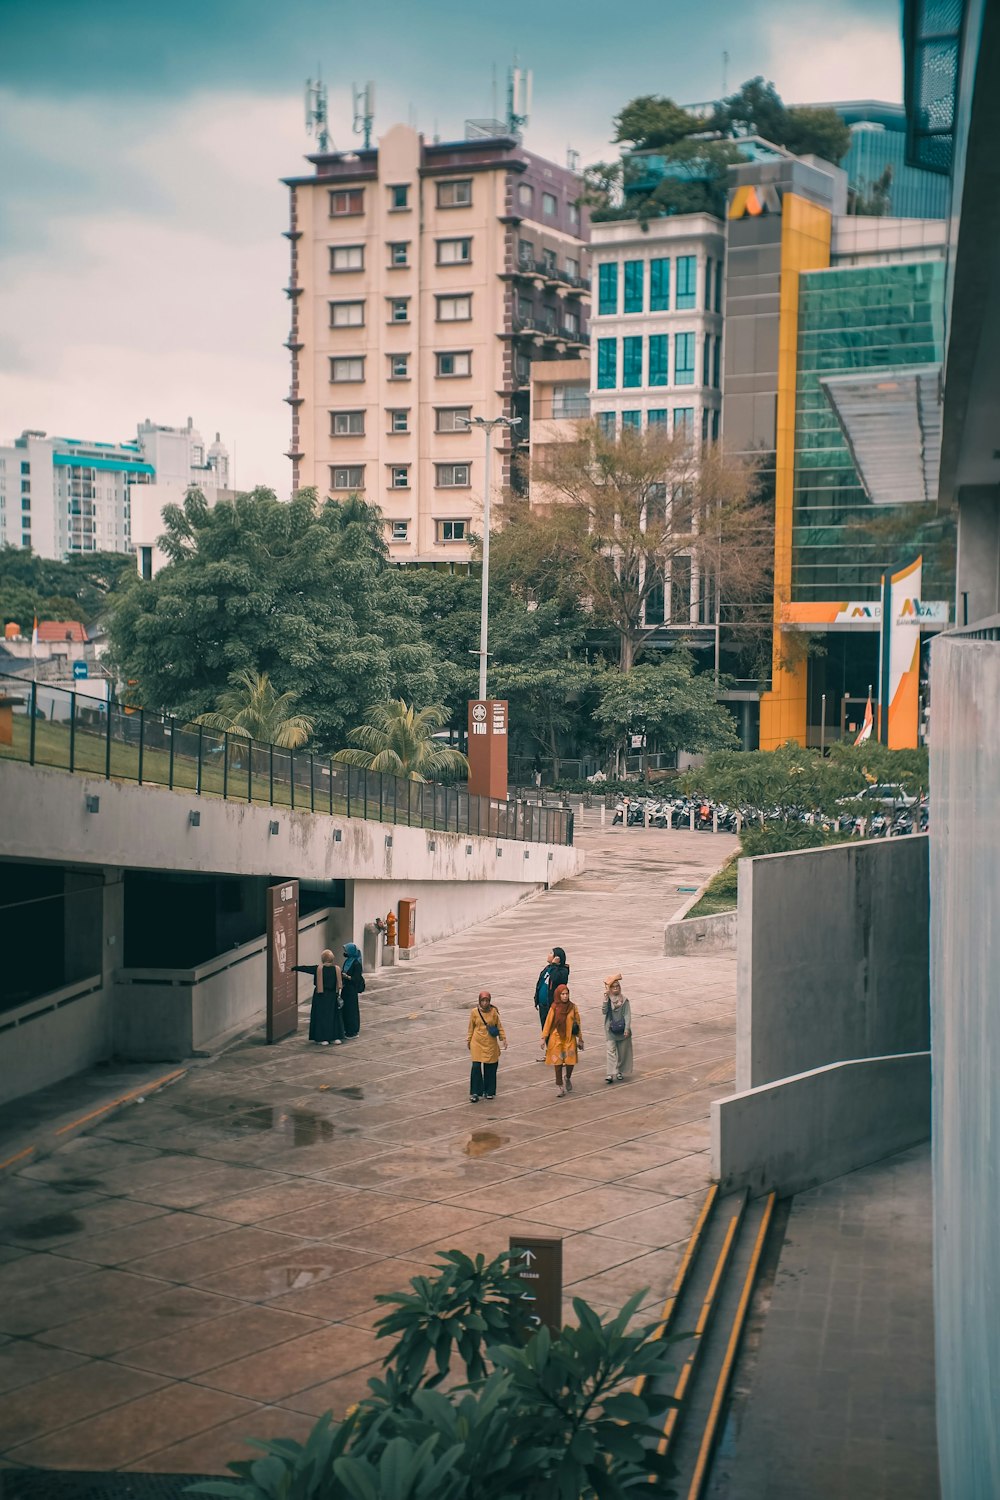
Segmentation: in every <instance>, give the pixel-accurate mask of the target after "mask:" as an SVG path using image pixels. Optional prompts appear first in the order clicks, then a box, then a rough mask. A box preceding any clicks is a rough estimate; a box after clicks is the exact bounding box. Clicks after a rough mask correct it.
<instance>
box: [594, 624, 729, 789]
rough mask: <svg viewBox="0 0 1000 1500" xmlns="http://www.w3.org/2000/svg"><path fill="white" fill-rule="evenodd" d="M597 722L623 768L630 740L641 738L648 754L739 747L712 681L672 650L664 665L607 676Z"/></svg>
mask: <svg viewBox="0 0 1000 1500" xmlns="http://www.w3.org/2000/svg"><path fill="white" fill-rule="evenodd" d="M599 691H600V697H599V699H598V703H597V707H596V708H595V710H594V718H595V719H596V720H597V722H598V723H599V724H600V725H601V726H602V728H603V729H604V732H605V734H606V736H607V738H608V740H609V741H610V743H611V745H612V746H613V749H614V754H615V760H616V764H617V766H618V767H619V768H620V769H622V770H623V769H624V758H625V755H626V754H627V750H628V742H629V737H630V736H631V735H634V734H636V735H642V736H643V737H644V738H645V740H646V742H647V749H650V748H652V747H653V745H655V746H656V748H658V749H659V750H661V751H672V750H689V751H695V752H700V751H706V750H719V749H724V748H726V747H728V746H733V747H734V748H735V747H736V746H737V745H738V744H739V736H738V735H737V733H736V727H735V724H734V723H733V717H732V715H731V714H730V713H729V711H728V710H727V709H726V708H725V707H724V706H723V704H721V703H719V702H718V701H717V698H716V687H715V683H714V682H713V680H712V678H711V677H708V676H699V675H698V674H697V673H696V672H695V663H694V657H693V656H692V655H691V654H690V652H688V651H672V652H670V654H669V655H668V656H667V658H666V659H665V661H663V663H662V664H658V665H654V664H653V663H641V664H640V665H639V666H637V667H633V668H632V670H631V672H617V671H609V672H605V673H604V675H603V678H602V679H601V683H600V689H599Z"/></svg>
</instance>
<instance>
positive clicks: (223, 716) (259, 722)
mask: <svg viewBox="0 0 1000 1500" xmlns="http://www.w3.org/2000/svg"><path fill="white" fill-rule="evenodd" d="M294 703H295V694H294V693H277V692H275V690H274V684H273V683H272V682H271V679H270V677H268V675H267V673H266V672H265V673H263V674H262V673H260V672H254V671H252V670H251V669H250V668H249V667H244V668H243V670H242V671H240V672H235V673H234V674H233V679H232V683H231V685H230V686H229V687H228V688H226V689H225V691H224V692H222V693H220V694H219V699H218V703H217V705H216V707H215V709H214V710H213V711H212V712H211V713H205V714H199V715H198V717H197V719H196V720H195V723H196V724H204V725H205V727H206V729H217V730H219V731H220V732H222V733H225V734H232V735H240V736H242V737H243V738H245V739H251V740H259V741H261V742H262V743H263V744H271V745H280V746H281V747H282V748H283V749H285V750H297V749H298V748H299V746H300V745H304V744H305V743H306V741H307V740H308V738H309V736H310V735H311V734H312V732H313V721H312V719H310V718H309V716H308V715H307V714H294V713H292V712H291V710H292V707H293V705H294Z"/></svg>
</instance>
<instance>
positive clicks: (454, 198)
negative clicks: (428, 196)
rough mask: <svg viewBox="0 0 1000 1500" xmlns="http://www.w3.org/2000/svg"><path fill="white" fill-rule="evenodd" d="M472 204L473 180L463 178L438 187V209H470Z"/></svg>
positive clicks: (439, 184) (442, 183)
mask: <svg viewBox="0 0 1000 1500" xmlns="http://www.w3.org/2000/svg"><path fill="white" fill-rule="evenodd" d="M471 202H472V178H471V177H462V178H459V179H457V180H455V181H451V182H439V183H438V185H437V206H438V208H468V207H469V205H470V203H471Z"/></svg>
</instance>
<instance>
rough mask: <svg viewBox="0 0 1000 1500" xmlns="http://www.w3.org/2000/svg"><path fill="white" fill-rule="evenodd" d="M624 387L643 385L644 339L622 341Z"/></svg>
mask: <svg viewBox="0 0 1000 1500" xmlns="http://www.w3.org/2000/svg"><path fill="white" fill-rule="evenodd" d="M622 385H623V386H625V387H631V386H637V385H642V339H641V338H634V339H622Z"/></svg>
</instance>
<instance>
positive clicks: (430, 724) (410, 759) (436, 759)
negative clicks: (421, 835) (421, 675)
mask: <svg viewBox="0 0 1000 1500" xmlns="http://www.w3.org/2000/svg"><path fill="white" fill-rule="evenodd" d="M447 722H448V710H447V709H446V708H443V707H441V705H440V704H435V705H433V706H432V707H430V708H414V707H413V705H412V704H409V703H406V702H404V700H403V699H402V698H394V699H392V700H391V701H390V702H389V703H373V704H372V706H371V708H370V709H369V710H368V722H367V723H366V724H358V725H357V726H356V727H355V728H354V729H352V730H350V732H349V733H348V736H347V738H348V739H349V740H353V741H354V746H353V747H352V748H348V749H346V750H338V751H337V753H336V755H335V756H334V760H340V761H343V762H344V763H345V764H346V765H349V766H362V767H363V768H364V769H365V770H366V771H387V772H389V773H391V774H392V775H393V776H406V777H408V778H409V780H410V781H441V780H444V779H445V778H448V779H453V778H455V777H457V776H463V775H467V774H468V770H469V762H468V761H467V760H466V758H465V756H464V755H462V754H461V752H460V751H458V750H452V749H450V748H449V746H447V745H442V744H440V743H439V742H438V741H437V740H436V739H435V738H434V735H435V733H436V732H437V731H438V730H440V729H443V728H444V726H445V725H446V724H447Z"/></svg>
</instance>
